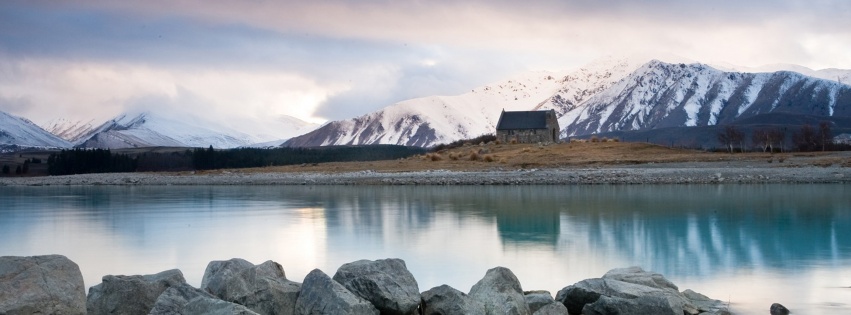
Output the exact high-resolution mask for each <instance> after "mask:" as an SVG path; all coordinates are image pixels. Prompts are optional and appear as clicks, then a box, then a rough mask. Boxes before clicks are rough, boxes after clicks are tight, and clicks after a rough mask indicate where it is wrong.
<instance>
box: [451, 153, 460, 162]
mask: <svg viewBox="0 0 851 315" xmlns="http://www.w3.org/2000/svg"><path fill="white" fill-rule="evenodd" d="M449 159H450V160H453V161H455V160H458V155H455V153H449Z"/></svg>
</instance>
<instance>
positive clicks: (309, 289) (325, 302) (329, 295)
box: [295, 269, 379, 315]
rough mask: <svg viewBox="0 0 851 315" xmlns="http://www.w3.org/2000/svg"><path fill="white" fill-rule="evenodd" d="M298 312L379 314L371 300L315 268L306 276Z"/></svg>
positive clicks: (296, 308)
mask: <svg viewBox="0 0 851 315" xmlns="http://www.w3.org/2000/svg"><path fill="white" fill-rule="evenodd" d="M295 313H296V314H311V315H319V314H353V315H356V314H379V312H378V309H376V308H375V306H372V304H371V303H369V301H367V300H364V299H363V298H361V297H359V296H357V295H355V294H354V293H352V292H350V291H349V290H347V289H346V287H344V286H343V285H342V284H340V283H339V282H337V281H334V280H332V279H331V277H328V275H327V274H325V273H324V272H322V270H319V269H313V271H311V272H310V273H308V274H307V276H306V277H304V283H302V285H301V293H299V295H298V300H297V301H296V304H295Z"/></svg>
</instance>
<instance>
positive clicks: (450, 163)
mask: <svg viewBox="0 0 851 315" xmlns="http://www.w3.org/2000/svg"><path fill="white" fill-rule="evenodd" d="M479 150H481V151H479ZM485 150H486V151H485ZM473 153H475V154H473ZM795 154H796V155H800V153H795ZM451 156H455V157H456V159H454V160H453V159H452V158H451ZM471 156H475V158H474V159H473V158H471ZM770 158H773V159H774V163H775V165H777V166H786V167H794V166H800V165H827V164H828V163H830V165H841V166H846V167H851V161H849V159H848V158H847V155H841V154H840V153H829V152H828V153H816V154H807V155H805V156H793V154H792V153H775V154H773V155H772V154H770V153H737V154H729V153H713V152H703V151H696V150H684V149H671V148H667V147H663V146H658V145H652V144H647V143H633V142H611V141H610V142H605V143H600V142H598V143H592V142H579V141H571V143H562V144H553V145H547V146H538V145H537V144H513V145H511V144H501V145H497V144H488V145H485V146H484V147H481V148H479V147H478V146H477V148H475V149H472V148H470V147H460V148H455V149H449V150H445V151H442V153H429V154H426V155H420V156H418V157H411V158H407V159H401V160H390V161H374V162H336V163H320V164H317V165H305V166H300V165H292V166H276V167H266V168H254V169H243V170H235V171H238V172H323V173H339V172H355V171H362V170H374V171H379V172H407V171H424V170H437V169H442V170H453V171H478V170H491V169H519V168H558V167H589V166H602V167H605V166H617V165H636V164H647V163H657V164H659V163H688V162H717V163H724V164H723V165H726V163H732V162H748V161H750V162H753V163H754V165H767V163H766V160H768V159H770ZM826 158H828V159H829V160H824V159H826ZM819 160H822V161H819ZM423 161H428V162H427V163H424V162H423ZM482 161H486V162H498V163H482ZM782 161H785V163H783V162H782ZM813 162H815V163H813ZM778 163H782V164H778Z"/></svg>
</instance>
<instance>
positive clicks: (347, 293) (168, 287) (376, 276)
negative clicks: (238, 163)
mask: <svg viewBox="0 0 851 315" xmlns="http://www.w3.org/2000/svg"><path fill="white" fill-rule="evenodd" d="M777 305H778V306H775V305H772V307H771V312H772V314H775V313H776V312H780V313H778V314H783V313H782V311H784V310H785V308H783V307H782V306H779V304H777ZM781 308H782V309H781ZM785 311H786V312H788V310H785ZM33 313H43V314H86V313H87V314H157V315H159V314H317V315H318V314H370V315H372V314H376V315H377V314H392V315H414V314H426V315H436V314H443V315H447V314H473V315H476V314H481V315H491V314H517V315H549V314H587V315H593V314H676V315H681V314H688V315H696V314H707V315H713V314H729V312H728V310H727V308H726V306H725V305H724V304H723V303H722V302H720V301H717V300H712V299H710V298H708V297H706V296H703V295H701V294H699V293H697V292H694V291H691V290H685V291H683V292H680V291H679V289H678V288H677V286H676V285H674V284H673V283H671V282H670V281H668V280H667V279H665V277H663V276H662V275H660V274H658V273H652V272H647V271H644V270H642V269H641V268H638V267H631V268H623V269H614V270H611V271H609V272H608V273H606V274H605V275H603V277H602V278H595V279H587V280H583V281H580V282H578V283H576V284H573V285H570V286H567V287H565V288H564V289H562V290H560V291H559V292H558V294H557V295H556V297H555V298H553V297H552V295H551V294H550V292H547V291H523V288H522V286H521V285H520V281H519V280H518V279H517V277H516V276H515V275H514V273H513V272H511V270H509V269H507V268H504V267H496V268H493V269H490V270H488V271H487V272H486V273H485V275H484V277H483V278H482V279H481V280H480V281H479V282H477V283H476V284H475V285H473V287H472V289H470V292H469V293H464V292H461V291H459V290H457V289H455V288H452V287H450V286H447V285H441V286H438V287H434V288H431V289H429V290H427V291H425V292H422V293H421V291H420V289H419V287H418V285H417V281H416V279H414V276H413V275H412V274H411V273H410V271H408V269H407V267H406V265H405V262H404V261H402V260H401V259H381V260H375V261H370V260H359V261H355V262H351V263H347V264H344V265H343V266H341V267H340V268H339V269H338V270H337V272H336V273H335V274H334V276H333V277H330V276H328V275H327V274H326V273H325V272H323V271H322V270H319V269H314V270H313V271H311V272H310V273H309V274H308V275H307V276H306V277H305V278H304V282H303V283H297V282H293V281H290V280H288V279H287V278H286V275H285V273H284V269H283V268H282V267H281V265H279V264H278V263H276V262H273V261H266V262H264V263H262V264H259V265H254V264H252V263H250V262H248V261H245V260H243V259H238V258H234V259H231V260H227V261H213V262H210V263H209V264H208V265H207V269H206V270H205V272H204V277H203V280H202V283H201V288H195V287H192V286H191V285H189V284H187V283H186V280H185V279H184V277H183V273H181V272H180V270H177V269H174V270H167V271H163V272H160V273H157V274H153V275H134V276H113V275H107V276H104V277H103V280H102V282H101V283H100V284H97V285H95V286H93V287H91V288H90V289H89V293H88V296H86V294H85V291H84V287H83V279H82V275H81V274H80V269H79V267H78V266H77V265H76V264H74V262H72V261H70V260H68V259H67V258H65V257H63V256H58V255H53V256H35V257H0V314H33ZM787 314H788V313H787Z"/></svg>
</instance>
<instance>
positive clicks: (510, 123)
mask: <svg viewBox="0 0 851 315" xmlns="http://www.w3.org/2000/svg"><path fill="white" fill-rule="evenodd" d="M550 112H553V110H538V111H522V112H506V111H503V112H502V114H501V115H499V122H498V123H497V124H496V130H509V129H547V113H550ZM553 113H554V112H553Z"/></svg>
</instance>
